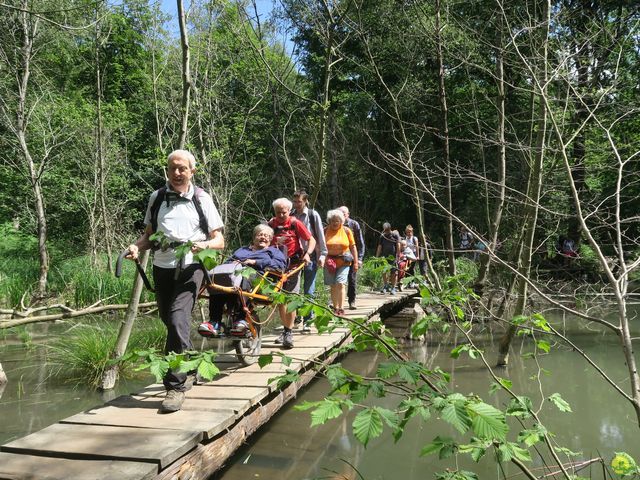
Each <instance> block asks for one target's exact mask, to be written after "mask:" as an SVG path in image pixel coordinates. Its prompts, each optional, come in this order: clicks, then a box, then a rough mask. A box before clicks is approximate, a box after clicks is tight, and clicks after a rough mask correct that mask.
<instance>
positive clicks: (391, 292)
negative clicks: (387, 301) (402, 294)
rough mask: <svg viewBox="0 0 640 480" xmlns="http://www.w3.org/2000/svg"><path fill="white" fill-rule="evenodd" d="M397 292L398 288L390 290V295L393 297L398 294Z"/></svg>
mask: <svg viewBox="0 0 640 480" xmlns="http://www.w3.org/2000/svg"><path fill="white" fill-rule="evenodd" d="M396 292H397V290H396V287H393V288H392V289H391V290H389V293H390V294H391V295H395V294H396Z"/></svg>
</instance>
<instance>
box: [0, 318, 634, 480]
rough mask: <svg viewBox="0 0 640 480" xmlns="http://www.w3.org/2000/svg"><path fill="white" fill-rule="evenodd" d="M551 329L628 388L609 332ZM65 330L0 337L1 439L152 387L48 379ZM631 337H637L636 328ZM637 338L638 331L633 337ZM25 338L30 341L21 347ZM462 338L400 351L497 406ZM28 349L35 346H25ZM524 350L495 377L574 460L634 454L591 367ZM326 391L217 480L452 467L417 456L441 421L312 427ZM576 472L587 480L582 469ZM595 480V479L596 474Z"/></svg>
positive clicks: (266, 433)
mask: <svg viewBox="0 0 640 480" xmlns="http://www.w3.org/2000/svg"><path fill="white" fill-rule="evenodd" d="M547 316H548V317H549V316H550V314H548V315H547ZM556 323H557V324H558V325H564V327H565V328H566V329H567V330H569V331H570V335H571V337H572V338H574V339H575V341H576V343H577V344H578V345H579V346H580V348H582V349H584V351H585V352H586V353H587V354H588V355H589V356H590V357H591V358H592V359H593V360H594V361H596V362H597V363H598V364H599V365H600V366H601V367H602V368H603V369H604V370H605V371H606V372H607V373H608V374H609V375H610V376H611V378H612V379H614V380H615V381H619V382H620V385H621V386H622V387H623V388H624V389H627V390H628V385H627V384H626V383H624V377H625V370H624V369H625V367H624V362H623V358H622V355H621V353H620V348H619V344H618V343H617V340H616V338H615V337H614V336H612V335H611V334H609V333H604V332H603V331H602V330H601V329H599V328H597V327H596V326H594V325H588V326H584V324H582V323H581V322H576V321H575V320H570V319H564V320H563V319H561V318H560V317H558V318H556ZM68 327H69V326H68V325H60V326H55V325H52V326H50V327H42V329H40V330H38V329H35V330H34V331H32V333H31V336H30V339H26V338H24V337H21V336H19V335H16V336H9V337H4V338H0V363H2V365H3V367H4V369H5V371H6V372H7V375H8V376H9V379H10V382H9V384H8V385H7V386H6V388H5V390H4V392H3V393H2V396H1V398H0V443H6V442H9V441H11V440H13V439H15V438H18V437H22V436H24V435H27V434H29V433H31V432H34V431H37V430H39V429H41V428H44V427H45V426H47V425H50V424H52V423H54V422H56V421H58V420H60V419H62V418H65V417H68V416H70V415H73V414H75V413H78V412H80V411H82V410H85V409H87V408H90V407H93V406H95V405H99V404H101V403H103V402H104V401H105V400H108V399H109V398H110V397H111V395H118V394H121V393H129V392H131V391H135V390H136V389H138V388H139V387H140V386H142V385H145V384H147V383H149V380H148V379H141V380H138V381H136V382H130V383H120V384H119V385H118V388H117V390H116V391H115V392H113V393H111V394H109V395H108V396H107V397H105V396H103V395H101V394H100V393H98V392H95V391H94V390H92V389H88V388H86V387H82V386H78V385H73V384H68V383H62V382H60V380H59V379H56V378H52V377H51V366H50V365H49V363H48V360H49V358H48V350H47V349H46V348H43V347H42V346H41V344H42V343H44V342H45V341H46V340H47V339H49V338H53V337H55V336H56V335H59V334H60V333H61V332H63V331H64V330H65V329H67V328H68ZM636 331H640V328H638V326H637V325H636ZM635 336H636V337H638V336H640V335H639V334H638V333H636V334H635ZM481 338H482V340H481V342H480V344H481V346H482V348H483V349H484V350H485V352H486V356H487V358H488V359H494V358H495V344H496V342H495V339H494V338H493V337H492V334H491V331H490V330H489V329H488V328H487V329H485V333H484V334H483V336H482V337H481ZM24 340H28V341H27V343H26V344H25V342H24ZM460 340H461V339H459V338H455V336H453V335H450V336H447V337H444V338H442V337H438V338H436V337H433V338H430V339H428V341H427V342H425V343H420V342H414V343H407V344H405V346H404V348H405V351H406V352H407V353H408V354H409V355H411V356H412V357H413V358H414V359H416V360H419V361H422V362H424V363H425V364H426V365H428V366H430V367H435V366H436V365H439V366H440V367H442V368H443V369H444V370H446V371H448V372H449V373H451V383H452V385H453V386H454V387H455V388H457V389H459V390H460V391H462V392H465V393H470V392H474V393H476V394H478V395H480V396H482V397H483V398H484V399H485V401H487V402H489V403H492V404H494V405H496V406H501V405H503V404H504V402H505V400H506V399H505V398H504V397H496V396H490V395H489V393H488V385H489V383H490V378H489V376H488V374H487V373H486V371H485V370H484V368H483V366H482V364H481V363H480V362H479V361H477V360H471V359H469V358H468V357H466V356H465V357H463V358H461V359H460V360H457V361H454V360H452V359H451V358H450V355H449V352H450V351H451V349H452V348H453V346H454V345H455V344H456V342H458V341H460ZM30 343H31V344H32V345H31V346H28V344H30ZM531 350H532V347H531V342H530V341H528V340H525V339H518V340H517V342H516V344H515V348H514V354H513V355H512V360H511V363H510V366H509V368H508V369H506V370H501V371H499V372H498V374H499V375H500V376H502V377H506V378H509V379H510V380H511V381H512V382H513V389H514V390H515V391H516V392H517V393H518V394H522V395H529V396H530V397H531V398H532V399H533V402H534V405H535V406H536V407H539V408H540V409H541V412H542V415H543V417H544V418H543V420H544V422H545V424H546V425H547V426H548V428H549V429H550V430H551V431H552V432H553V433H554V434H555V435H556V436H555V440H556V441H557V443H558V444H559V445H562V446H564V447H567V448H569V449H571V450H573V451H576V452H582V454H581V457H580V458H591V457H593V456H596V455H597V454H598V453H600V454H602V455H603V456H605V457H609V458H610V457H611V455H612V453H613V452H615V451H627V452H629V453H630V454H632V455H633V456H635V457H636V458H640V429H639V428H638V426H637V420H636V418H635V416H634V414H633V411H632V409H631V407H630V406H629V405H628V404H627V403H625V401H624V400H622V398H621V397H620V396H619V395H618V394H616V393H614V392H613V391H612V389H611V388H610V387H608V386H607V385H606V384H605V383H604V382H603V380H602V379H601V378H600V377H598V376H597V375H596V374H595V373H594V370H593V368H591V367H590V366H588V365H587V364H586V363H585V361H584V360H583V359H582V358H581V357H580V356H579V355H578V354H577V353H576V352H575V351H573V350H572V349H569V348H566V347H561V346H555V345H554V346H553V350H552V353H551V354H549V355H541V356H539V357H537V358H532V357H529V356H527V353H529V352H531ZM381 361H384V358H382V357H381V356H380V355H379V354H376V353H375V352H364V353H358V354H351V355H349V356H347V357H346V358H344V359H343V363H344V365H345V366H346V367H347V368H349V369H352V370H354V371H358V372H361V373H364V374H367V373H368V374H372V373H373V372H375V368H376V365H377V364H378V363H379V362H381ZM327 392H328V389H327V384H326V382H325V381H323V380H317V381H315V382H313V383H312V384H311V386H310V387H309V388H307V389H305V390H304V391H303V392H302V393H301V394H300V395H299V397H298V399H297V400H296V401H295V402H294V403H292V404H290V405H289V406H288V407H287V408H285V409H284V410H283V411H282V412H281V413H280V414H279V415H278V416H277V417H275V418H274V419H273V420H272V421H271V422H269V423H268V424H267V425H266V426H265V427H264V428H262V429H261V430H260V431H259V432H258V434H256V435H255V436H254V437H252V438H251V439H250V440H249V442H248V443H247V445H246V446H245V447H244V448H242V449H241V450H240V451H239V452H238V454H237V455H236V456H235V457H233V458H232V459H231V460H230V461H229V464H228V467H227V469H226V470H225V471H223V472H222V473H220V474H218V475H217V476H216V477H215V478H220V479H224V480H236V479H237V480H246V479H252V478H253V479H261V480H271V479H274V480H275V479H278V480H280V479H292V480H294V479H295V480H299V479H312V478H331V479H342V478H348V479H349V478H354V479H355V478H360V477H358V474H357V473H355V472H356V471H357V472H359V473H360V474H361V475H362V478H364V479H365V480H374V479H396V478H401V479H403V480H411V479H416V480H417V479H426V478H434V476H433V474H434V472H439V471H443V470H444V469H445V468H446V467H450V466H451V465H452V462H451V461H447V462H441V461H438V460H437V459H436V458H435V457H434V456H429V457H420V456H419V452H420V449H421V448H422V446H423V445H425V444H427V443H429V442H430V441H431V440H433V438H434V437H436V436H438V435H440V436H455V432H453V431H452V430H451V428H450V427H449V426H448V425H446V424H443V423H442V422H440V421H438V420H436V421H429V422H427V423H423V422H417V421H416V422H414V423H412V424H410V425H409V427H408V428H407V429H406V432H405V435H404V436H403V438H402V439H401V440H400V441H399V442H398V443H397V444H394V443H393V441H392V440H391V437H390V435H389V434H388V432H387V433H386V434H384V435H383V436H382V437H380V438H379V439H375V440H373V441H372V442H371V443H370V444H369V446H368V447H367V448H366V449H365V448H363V447H362V446H361V445H360V444H359V443H358V442H357V441H356V440H355V438H354V436H353V434H352V432H351V421H352V419H353V416H349V415H348V416H346V417H344V418H341V419H337V420H333V421H330V422H328V423H327V424H326V425H324V426H321V427H315V428H310V427H309V425H310V417H309V413H308V412H298V411H295V410H294V409H293V408H292V406H293V404H295V403H298V402H301V401H304V400H318V399H321V398H323V397H324V396H325V395H326V394H327ZM555 392H559V393H560V394H561V395H562V397H563V398H564V399H565V400H566V401H567V402H568V403H569V404H570V406H571V408H572V410H573V411H572V412H571V413H562V412H559V411H558V410H557V409H556V408H555V407H553V406H552V405H551V404H550V402H548V401H546V400H544V399H545V398H546V397H548V396H549V395H551V394H552V393H555ZM379 404H380V405H386V406H389V407H391V406H393V404H392V402H390V401H388V400H386V399H382V400H380V401H379ZM517 430H518V426H517V425H516V424H515V423H514V424H512V433H511V434H510V438H511V439H515V437H516V436H517V433H516V432H517ZM458 465H459V467H460V468H464V469H467V470H471V471H475V472H477V473H478V474H479V477H480V478H481V479H483V480H484V479H493V478H499V477H500V475H501V474H500V472H498V471H497V470H496V466H495V464H494V463H493V462H491V461H490V460H489V459H483V460H481V462H480V463H479V464H473V463H472V462H470V461H468V460H466V457H464V456H460V457H459V462H458ZM537 466H538V465H537V464H534V465H533V467H537ZM505 469H506V474H507V475H511V474H515V473H517V472H516V471H515V470H514V469H513V468H512V467H511V466H510V465H506V466H505ZM582 474H583V475H584V476H586V477H588V476H589V472H588V471H583V472H582ZM500 478H501V477H500ZM593 478H599V476H596V474H595V472H594V477H593Z"/></svg>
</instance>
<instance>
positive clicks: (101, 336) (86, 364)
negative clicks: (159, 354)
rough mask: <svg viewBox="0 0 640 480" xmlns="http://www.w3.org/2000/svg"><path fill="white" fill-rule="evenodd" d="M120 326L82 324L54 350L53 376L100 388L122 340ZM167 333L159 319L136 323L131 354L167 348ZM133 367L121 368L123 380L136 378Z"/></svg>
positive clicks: (126, 365)
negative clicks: (119, 333) (116, 347)
mask: <svg viewBox="0 0 640 480" xmlns="http://www.w3.org/2000/svg"><path fill="white" fill-rule="evenodd" d="M119 327H120V324H119V322H118V323H104V322H102V323H97V322H96V323H95V324H91V325H87V324H79V325H76V326H75V327H74V328H72V329H70V330H68V331H67V332H66V333H64V334H62V335H61V336H60V337H59V338H58V339H56V340H55V341H54V342H53V344H52V345H50V346H49V347H47V348H50V349H51V357H50V358H51V363H52V365H53V366H54V369H53V374H54V375H55V376H57V377H58V378H61V379H64V380H67V381H71V382H76V383H83V384H86V385H89V386H93V387H97V386H98V385H100V382H101V379H102V374H103V373H104V371H105V369H106V368H107V366H108V365H109V358H110V355H111V351H112V350H113V348H114V345H115V343H116V340H117V337H118V330H119ZM165 336H166V329H165V327H164V325H163V324H162V322H160V321H159V320H157V319H150V318H140V319H138V320H136V324H135V325H134V329H133V331H132V333H131V337H130V339H129V345H128V347H127V352H131V351H135V350H145V349H149V348H156V349H162V348H163V347H164V342H165ZM134 373H135V372H134V371H133V365H132V364H123V365H121V367H120V376H121V377H123V378H128V377H131V376H133V375H134Z"/></svg>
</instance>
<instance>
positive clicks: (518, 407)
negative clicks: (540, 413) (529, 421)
mask: <svg viewBox="0 0 640 480" xmlns="http://www.w3.org/2000/svg"><path fill="white" fill-rule="evenodd" d="M532 410H533V404H532V403H531V399H530V398H529V397H524V396H518V397H517V398H514V399H512V400H511V401H510V402H509V405H508V406H507V411H506V413H507V415H511V416H512V417H521V418H529V417H530V416H531V411H532Z"/></svg>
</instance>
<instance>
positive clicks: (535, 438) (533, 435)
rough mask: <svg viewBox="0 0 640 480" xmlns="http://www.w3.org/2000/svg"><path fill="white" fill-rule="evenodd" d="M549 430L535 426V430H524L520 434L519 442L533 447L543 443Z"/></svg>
mask: <svg viewBox="0 0 640 480" xmlns="http://www.w3.org/2000/svg"><path fill="white" fill-rule="evenodd" d="M546 433H547V429H546V428H544V427H543V426H541V425H538V424H536V425H534V428H531V429H527V430H522V431H521V432H520V433H519V434H518V441H519V442H522V443H524V444H525V445H526V446H527V447H532V446H534V445H535V444H536V443H538V442H541V441H542V440H543V438H544V435H545V434H546Z"/></svg>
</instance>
